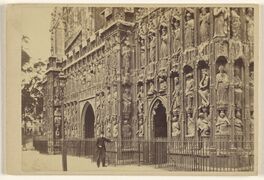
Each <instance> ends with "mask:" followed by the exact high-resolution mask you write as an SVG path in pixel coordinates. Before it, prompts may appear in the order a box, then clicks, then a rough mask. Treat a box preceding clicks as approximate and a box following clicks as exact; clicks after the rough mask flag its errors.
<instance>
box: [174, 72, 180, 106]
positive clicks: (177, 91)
mask: <svg viewBox="0 0 264 180" xmlns="http://www.w3.org/2000/svg"><path fill="white" fill-rule="evenodd" d="M174 84H175V85H174V90H173V93H172V95H173V110H175V109H178V108H179V107H180V104H181V102H180V95H181V87H180V82H179V77H177V76H176V77H174Z"/></svg>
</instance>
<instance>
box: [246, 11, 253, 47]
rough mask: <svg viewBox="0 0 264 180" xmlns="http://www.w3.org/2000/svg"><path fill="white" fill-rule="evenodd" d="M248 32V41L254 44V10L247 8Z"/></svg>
mask: <svg viewBox="0 0 264 180" xmlns="http://www.w3.org/2000/svg"><path fill="white" fill-rule="evenodd" d="M246 31H247V40H248V41H249V42H251V43H253V42H254V9H253V8H246Z"/></svg>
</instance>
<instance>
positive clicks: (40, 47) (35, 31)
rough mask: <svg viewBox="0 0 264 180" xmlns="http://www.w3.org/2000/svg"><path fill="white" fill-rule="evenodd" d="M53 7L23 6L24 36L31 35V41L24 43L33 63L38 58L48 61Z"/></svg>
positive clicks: (22, 22)
mask: <svg viewBox="0 0 264 180" xmlns="http://www.w3.org/2000/svg"><path fill="white" fill-rule="evenodd" d="M51 12H52V7H48V6H31V7H22V8H21V27H22V28H21V30H22V36H23V35H26V36H28V37H29V39H30V40H29V43H28V44H23V45H24V47H25V48H26V49H25V50H26V51H27V52H28V54H29V55H30V56H31V57H32V58H31V61H32V63H33V62H34V61H37V60H38V59H42V60H43V61H47V59H48V57H49V56H50V32H49V28H50V21H51Z"/></svg>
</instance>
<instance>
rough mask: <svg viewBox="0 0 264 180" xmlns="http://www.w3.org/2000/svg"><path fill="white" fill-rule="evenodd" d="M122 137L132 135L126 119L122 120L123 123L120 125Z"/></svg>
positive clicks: (125, 137)
mask: <svg viewBox="0 0 264 180" xmlns="http://www.w3.org/2000/svg"><path fill="white" fill-rule="evenodd" d="M122 137H123V138H124V139H129V138H131V137H132V127H131V125H130V124H129V123H128V121H127V120H124V124H123V126H122Z"/></svg>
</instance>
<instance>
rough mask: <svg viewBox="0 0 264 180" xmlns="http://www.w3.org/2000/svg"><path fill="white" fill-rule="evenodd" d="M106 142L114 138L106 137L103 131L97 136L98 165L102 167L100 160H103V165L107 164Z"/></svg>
mask: <svg viewBox="0 0 264 180" xmlns="http://www.w3.org/2000/svg"><path fill="white" fill-rule="evenodd" d="M105 142H112V140H110V139H107V138H105V137H104V132H101V134H100V137H99V138H97V141H96V147H97V167H100V162H101V161H102V164H103V167H106V165H105V152H106V149H105Z"/></svg>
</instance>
